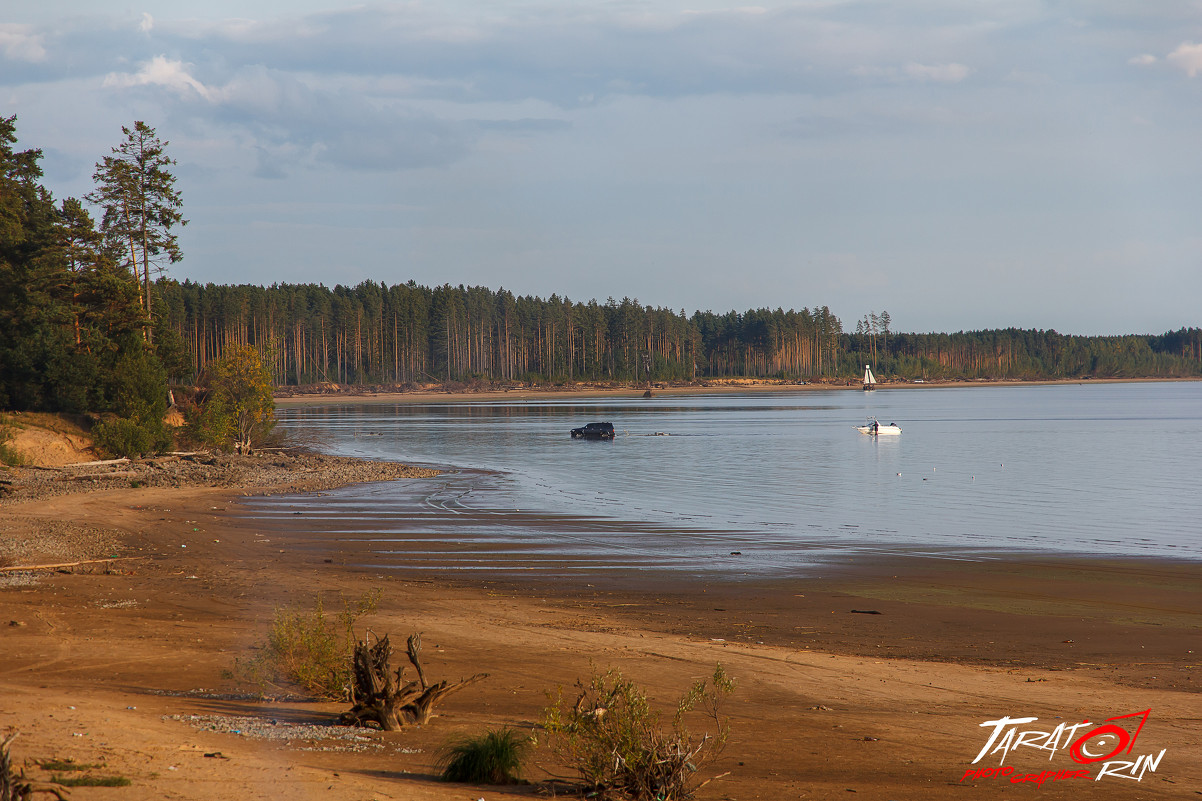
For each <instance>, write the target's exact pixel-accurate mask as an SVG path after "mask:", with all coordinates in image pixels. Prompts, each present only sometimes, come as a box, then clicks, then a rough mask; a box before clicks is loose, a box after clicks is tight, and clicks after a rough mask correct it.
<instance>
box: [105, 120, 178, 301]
mask: <svg viewBox="0 0 1202 801" xmlns="http://www.w3.org/2000/svg"><path fill="white" fill-rule="evenodd" d="M121 132H122V133H123V134H125V141H124V142H122V143H121V145H120V146H119V147H115V148H113V155H111V156H105V157H104V159H103V160H102V161H100V162H97V164H96V172H95V173H94V174H93V175H92V180H94V181H95V182H96V189H95V190H93V191H92V192H90V193H89V194H88V196H87V198H88V200H89V201H91V202H92V203H94V204H95V205H97V206H99V207H101V208H102V209H104V218H103V221H102V223H101V231H102V232H103V233H104V238H105V243H106V245H107V246H108V247H109V249H110V252H111V253H112V254H113V256H114V260H115V261H116V262H117V263H118V264H121V265H123V266H125V267H126V268H128V269H129V270H130V272H131V273H133V275H134V276H135V277H137V276H138V275H139V273H140V274H141V279H142V304H143V308H144V309H145V310H146V313H147V315H148V316H149V315H151V314H152V312H153V309H152V308H151V283H150V273H151V271H152V270H153V271H156V272H159V271H162V270H163V269H165V268H164V265H163V262H164V261H167V262H168V263H171V264H174V263H175V262H177V261H179V260H180V259H182V258H183V252H182V251H181V250H180V247H179V241H178V239H177V237H176V235H175V234H174V233H172V228H174V227H175V226H176V225H181V226H183V225H187V224H188V221H187V220H185V219H184V218H183V214H182V213H181V212H180V209H181V208H182V206H183V200H182V199H181V197H180V193H179V192H178V191H177V190H176V189H175V176H174V175H172V174H171V173H170V172H169V170H168V168H169V167H171V166H172V165H173V164H175V163H176V162H175V160H174V159H171V158H168V157H167V155H166V148H167V145H168V144H169V143H168V142H162V141H160V140H159V138H158V136H156V135H155V130H154V128H151V127H150V126H149V125H147V124H146V123H144V122H142V121H141V120H139V121H137V122H135V123H134V127H133V128H132V129H130V128H126V127H124V126H122V128H121Z"/></svg>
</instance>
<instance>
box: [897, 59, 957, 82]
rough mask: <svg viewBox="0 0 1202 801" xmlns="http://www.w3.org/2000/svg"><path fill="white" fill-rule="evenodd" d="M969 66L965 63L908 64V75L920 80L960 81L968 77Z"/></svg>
mask: <svg viewBox="0 0 1202 801" xmlns="http://www.w3.org/2000/svg"><path fill="white" fill-rule="evenodd" d="M969 72H970V70H969V68H968V67H966V66H964V65H963V64H913V63H911V64H907V65H906V75H908V76H910V77H911V78H914V79H916V80H920V81H935V82H937V83H959V82H960V81H962V80H964V79H965V78H967V77H968V73H969Z"/></svg>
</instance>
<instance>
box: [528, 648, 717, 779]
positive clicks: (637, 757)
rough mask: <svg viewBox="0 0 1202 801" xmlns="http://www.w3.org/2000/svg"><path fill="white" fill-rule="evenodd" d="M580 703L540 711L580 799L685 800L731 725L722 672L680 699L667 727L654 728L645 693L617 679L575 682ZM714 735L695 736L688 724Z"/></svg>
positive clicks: (656, 721) (613, 675)
mask: <svg viewBox="0 0 1202 801" xmlns="http://www.w3.org/2000/svg"><path fill="white" fill-rule="evenodd" d="M576 687H577V688H578V689H579V691H580V693H579V697H578V698H577V699H576V703H575V704H573V705H572V706H571V707H568V706H567V705H566V704H565V703H564V698H563V693H562V692H560V693H558V694H557V695H556V696H555V697H554V703H553V704H552V706H550V707H549V708H548V709H547V710H546V714H545V716H544V727H545V728H546V730H547V732H548V733H549V735H550V737H551V742H552V747H553V749H554V751H555V753H556V755H557V756H558V757H559V758H560V759H562V760H564V762H565V763H567V764H568V765H570V766H571V767H572V768H574V769H575V770H576V771H577V772H578V773H579V774H580V778H581V780H582V783H583V785H584V790H585V792H586V793H589V794H592V795H593V796H595V797H598V798H628V799H634V801H677V799H688V798H692V797H693V793H694V792H695V790H696V789H697V787H698V777H697V773H698V771H700V769H701V768H702V767H704V766H705V765H707V764H709V763H711V762H713V761H714V760H715V759H717V758H718V756H719V755H720V754H721V753H722V749H723V748H724V747H725V746H726V741H727V739H728V737H729V736H730V725H729V722H728V721H727V719H726V718H725V717H723V716H722V714H721V703H722V701H723V700H724V699H725V698H726V696H728V695H729V694H730V693H731V692H732V691H733V690H734V682H733V681H732V680H731V679H730V678H729V677H727V675H726V671H725V670H724V669H723V668H722V665H717V666H716V667H715V669H714V673H713V676H712V677H711V678H709V679H704V680H702V681H699V682H697V684H695V685H693V687H692V688H691V689H690V690H689V691H688V692H686V693H685V694H684V695H683V696H681V698H680V700H679V701H678V702H677V704H676V714H675V715H674V716H673V718H672V724H671V726H670V727H667V728H665V727H663V726H662V725H661V724H660V718H659V714H658V713H657V712H656V711H655V710H654V709H652V707H651V704H650V702H649V701H648V700H647V695H646V693H644V692H643V690H642V689H641V688H640V687H639V686H638V685H636V684H635V683H634V682H632V681H630V680H629V679H626V678H623V677H622V674H621V673H618V672H617V671H613V670H611V671H609V672H607V673H605V674H599V673H594V674H593V677H592V679H591V680H590V681H589V683H588V684H585V683H584V682H583V681H577V682H576ZM694 717H700V718H701V719H702V720H704V721H706V722H707V725H708V726H710V727H712V730H710V731H704V732H702V733H701V734H695V733H693V732H692V731H690V729H689V727H688V720H689V719H690V718H694Z"/></svg>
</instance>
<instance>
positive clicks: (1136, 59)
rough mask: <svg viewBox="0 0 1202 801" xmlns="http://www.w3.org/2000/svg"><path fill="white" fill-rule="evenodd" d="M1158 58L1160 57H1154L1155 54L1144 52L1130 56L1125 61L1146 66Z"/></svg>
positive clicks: (1138, 65)
mask: <svg viewBox="0 0 1202 801" xmlns="http://www.w3.org/2000/svg"><path fill="white" fill-rule="evenodd" d="M1159 60H1160V59H1158V58H1156V56H1154V55H1152V54H1151V53H1144V54H1142V55H1138V56H1132V57H1131V58H1129V59H1127V63H1128V64H1133V65H1135V66H1137V67H1148V66H1151V65H1152V64H1155V63H1156V62H1157V61H1159Z"/></svg>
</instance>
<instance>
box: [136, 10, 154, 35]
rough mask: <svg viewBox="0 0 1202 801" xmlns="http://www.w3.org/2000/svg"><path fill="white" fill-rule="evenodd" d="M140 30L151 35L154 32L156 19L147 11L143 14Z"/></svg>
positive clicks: (139, 25) (139, 24)
mask: <svg viewBox="0 0 1202 801" xmlns="http://www.w3.org/2000/svg"><path fill="white" fill-rule="evenodd" d="M138 30H140V31H141V32H142V33H150V32H151V31H153V30H154V17H152V16H150V14H148V13H146V12H145V11H143V12H142V21H141V22H139V23H138Z"/></svg>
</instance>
